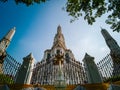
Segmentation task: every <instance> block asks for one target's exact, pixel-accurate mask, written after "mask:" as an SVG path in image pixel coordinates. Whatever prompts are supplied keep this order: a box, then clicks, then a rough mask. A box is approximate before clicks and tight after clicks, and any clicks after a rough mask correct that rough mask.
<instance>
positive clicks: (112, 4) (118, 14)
mask: <svg viewBox="0 0 120 90" xmlns="http://www.w3.org/2000/svg"><path fill="white" fill-rule="evenodd" d="M65 10H66V12H68V14H69V15H70V16H72V17H73V19H71V22H73V21H75V20H76V19H78V18H79V17H80V16H83V17H84V20H86V21H87V22H88V24H90V25H92V24H93V23H94V22H95V21H96V18H99V17H101V16H102V15H103V14H105V13H108V17H107V18H106V20H105V22H106V23H107V24H109V25H110V27H111V29H112V30H113V31H117V32H120V0H68V1H67V3H66V6H65Z"/></svg>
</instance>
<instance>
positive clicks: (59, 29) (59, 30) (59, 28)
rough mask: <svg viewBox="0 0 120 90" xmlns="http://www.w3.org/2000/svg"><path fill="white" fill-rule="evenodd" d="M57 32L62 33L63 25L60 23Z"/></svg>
mask: <svg viewBox="0 0 120 90" xmlns="http://www.w3.org/2000/svg"><path fill="white" fill-rule="evenodd" d="M57 33H58V34H59V33H62V30H61V26H60V25H59V26H58V27H57Z"/></svg>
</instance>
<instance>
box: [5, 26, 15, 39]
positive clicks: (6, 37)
mask: <svg viewBox="0 0 120 90" xmlns="http://www.w3.org/2000/svg"><path fill="white" fill-rule="evenodd" d="M15 30H16V27H13V28H12V29H11V30H10V31H9V32H8V33H7V35H6V36H5V39H7V40H9V41H11V39H12V37H13V35H14V34H15Z"/></svg>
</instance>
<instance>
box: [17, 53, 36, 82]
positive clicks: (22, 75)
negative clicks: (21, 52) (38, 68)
mask: <svg viewBox="0 0 120 90" xmlns="http://www.w3.org/2000/svg"><path fill="white" fill-rule="evenodd" d="M33 63H34V58H33V56H32V54H31V53H30V54H29V55H28V56H26V57H24V58H23V63H22V65H21V67H20V68H19V70H18V72H17V76H16V77H17V78H16V82H15V83H17V84H30V80H31V76H32V70H33Z"/></svg>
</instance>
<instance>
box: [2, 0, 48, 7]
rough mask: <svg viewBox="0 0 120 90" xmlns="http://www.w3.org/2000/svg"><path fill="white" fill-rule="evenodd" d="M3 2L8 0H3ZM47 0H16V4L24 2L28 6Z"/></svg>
mask: <svg viewBox="0 0 120 90" xmlns="http://www.w3.org/2000/svg"><path fill="white" fill-rule="evenodd" d="M1 1H2V2H7V1H8V0H1ZM46 1H47V0H15V2H16V4H19V3H23V4H25V5H27V6H30V5H33V3H38V4H39V3H42V2H46Z"/></svg>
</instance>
